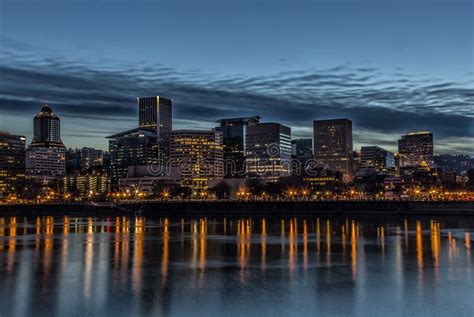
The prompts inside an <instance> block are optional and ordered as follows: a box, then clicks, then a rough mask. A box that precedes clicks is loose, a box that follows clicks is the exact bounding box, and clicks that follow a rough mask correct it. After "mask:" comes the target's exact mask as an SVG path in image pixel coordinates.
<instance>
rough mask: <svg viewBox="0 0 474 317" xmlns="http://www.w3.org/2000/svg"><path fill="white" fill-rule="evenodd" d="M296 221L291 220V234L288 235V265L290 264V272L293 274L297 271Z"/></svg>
mask: <svg viewBox="0 0 474 317" xmlns="http://www.w3.org/2000/svg"><path fill="white" fill-rule="evenodd" d="M294 222H296V220H294V219H290V232H289V233H288V238H289V243H288V244H289V246H288V247H289V251H288V263H289V268H290V272H293V270H294V269H295V261H296V247H295V246H296V241H295V240H296V238H295V236H296V232H295V227H296V225H295V224H294Z"/></svg>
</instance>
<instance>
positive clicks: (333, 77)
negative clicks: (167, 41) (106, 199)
mask: <svg viewBox="0 0 474 317" xmlns="http://www.w3.org/2000/svg"><path fill="white" fill-rule="evenodd" d="M16 45H20V44H16ZM38 56H40V55H33V54H30V55H28V54H23V55H20V54H19V53H16V54H14V53H12V52H11V51H6V50H4V51H3V52H1V53H0V58H1V62H0V112H1V113H2V114H8V115H9V116H10V117H11V116H13V117H14V116H17V117H25V116H27V117H33V116H34V114H35V113H36V112H37V111H38V110H39V109H40V107H41V103H42V100H43V99H48V101H49V103H50V105H51V106H52V107H53V109H54V111H55V112H56V113H58V114H59V115H60V116H61V118H63V125H62V126H63V134H64V136H65V140H64V141H65V142H66V143H67V140H66V139H67V137H68V135H70V136H74V142H80V141H78V140H81V136H82V137H83V140H84V144H70V146H82V145H85V144H87V141H88V140H90V139H91V138H95V139H96V140H95V141H94V142H95V143H101V142H102V144H104V145H105V144H106V143H105V140H104V139H103V137H105V136H106V135H102V133H101V132H102V131H116V132H119V131H121V130H123V129H128V128H132V127H134V125H136V121H137V119H136V112H137V109H136V99H135V98H136V96H150V95H158V94H160V95H164V96H167V97H171V98H173V102H174V118H175V120H174V127H175V128H196V127H199V128H204V127H208V128H211V127H213V126H215V120H217V119H220V118H225V117H234V116H245V115H256V114H259V115H261V116H262V117H263V120H264V121H276V122H281V123H283V124H286V125H288V126H290V127H293V129H294V131H295V135H297V136H298V137H304V136H311V126H312V121H313V120H316V119H325V118H339V117H347V118H350V119H352V120H353V122H354V130H355V136H356V137H357V136H362V135H364V136H365V139H364V138H363V139H361V140H357V139H355V143H356V144H357V143H359V144H361V143H365V141H366V140H368V139H370V138H368V136H369V135H370V134H372V135H373V136H376V137H375V138H372V139H371V140H370V142H373V144H379V145H390V144H392V145H394V144H396V139H397V137H398V135H400V134H402V133H405V132H407V131H410V130H419V129H423V130H431V131H433V132H434V134H435V139H436V140H437V141H438V142H439V144H440V148H442V149H443V150H448V149H451V150H453V151H457V150H459V151H464V152H469V153H471V154H474V149H473V148H472V146H471V147H469V146H466V143H465V142H463V143H461V144H458V143H456V142H452V140H456V138H457V139H459V140H461V139H462V140H467V141H470V144H471V145H472V144H474V89H473V87H472V82H466V83H454V82H442V81H439V80H436V79H432V78H422V77H417V76H413V75H412V74H406V75H405V74H403V73H401V72H402V71H403V70H402V69H397V70H396V71H395V72H394V73H384V72H382V70H379V69H376V68H373V67H354V66H351V65H339V66H335V67H333V68H330V69H320V70H316V69H311V70H295V71H286V72H281V73H276V74H268V75H262V76H246V75H239V74H236V75H232V74H227V75H222V74H209V73H206V72H202V71H199V70H189V71H183V70H179V69H173V68H170V67H167V66H164V65H156V64H153V65H150V64H147V63H141V64H119V63H116V64H114V63H111V62H109V63H102V64H93V65H92V64H90V63H87V62H81V61H71V60H67V59H65V58H62V57H58V56H50V57H38ZM0 123H1V124H2V125H6V126H7V127H14V123H12V122H8V123H7V122H5V123H4V122H3V121H0ZM78 127H79V128H78ZM2 129H3V128H2ZM12 132H14V131H12ZM382 135H390V136H393V137H394V139H392V141H390V140H387V139H386V138H381V136H382ZM99 139H100V141H98V140H99ZM446 140H451V142H444V141H446ZM468 143H469V142H468ZM449 144H452V146H451V147H450V146H449ZM68 145H69V144H68Z"/></svg>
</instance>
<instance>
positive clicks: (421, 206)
mask: <svg viewBox="0 0 474 317" xmlns="http://www.w3.org/2000/svg"><path fill="white" fill-rule="evenodd" d="M56 213H57V214H78V213H82V214H87V215H100V214H124V215H126V214H136V213H140V214H143V215H174V214H186V215H192V214H219V215H238V214H256V215H258V214H262V215H266V214H278V215H287V214H334V215H344V214H347V215H352V214H354V215H373V214H377V215H452V216H474V202H461V201H455V202H453V201H449V202H441V201H430V202H424V201H159V202H133V203H132V202H122V203H114V204H112V203H111V204H102V205H97V204H77V203H68V204H41V205H0V214H10V215H11V214H15V215H46V214H48V215H54V214H56Z"/></svg>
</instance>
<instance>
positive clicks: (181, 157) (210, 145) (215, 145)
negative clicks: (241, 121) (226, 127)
mask: <svg viewBox="0 0 474 317" xmlns="http://www.w3.org/2000/svg"><path fill="white" fill-rule="evenodd" d="M171 161H172V165H173V167H175V168H176V169H177V170H178V173H179V179H180V184H181V186H183V187H191V188H194V189H200V188H202V189H205V188H207V187H208V185H209V181H210V180H215V179H222V178H223V177H224V151H223V137H222V132H220V131H215V130H175V131H173V132H171Z"/></svg>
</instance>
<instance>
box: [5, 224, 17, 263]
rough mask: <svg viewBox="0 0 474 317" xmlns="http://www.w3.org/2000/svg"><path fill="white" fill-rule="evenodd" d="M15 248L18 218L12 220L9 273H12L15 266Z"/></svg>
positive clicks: (9, 243) (8, 260)
mask: <svg viewBox="0 0 474 317" xmlns="http://www.w3.org/2000/svg"><path fill="white" fill-rule="evenodd" d="M15 248H16V217H11V218H10V228H9V238H8V258H7V271H8V272H11V271H12V270H13V266H14V264H15Z"/></svg>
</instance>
